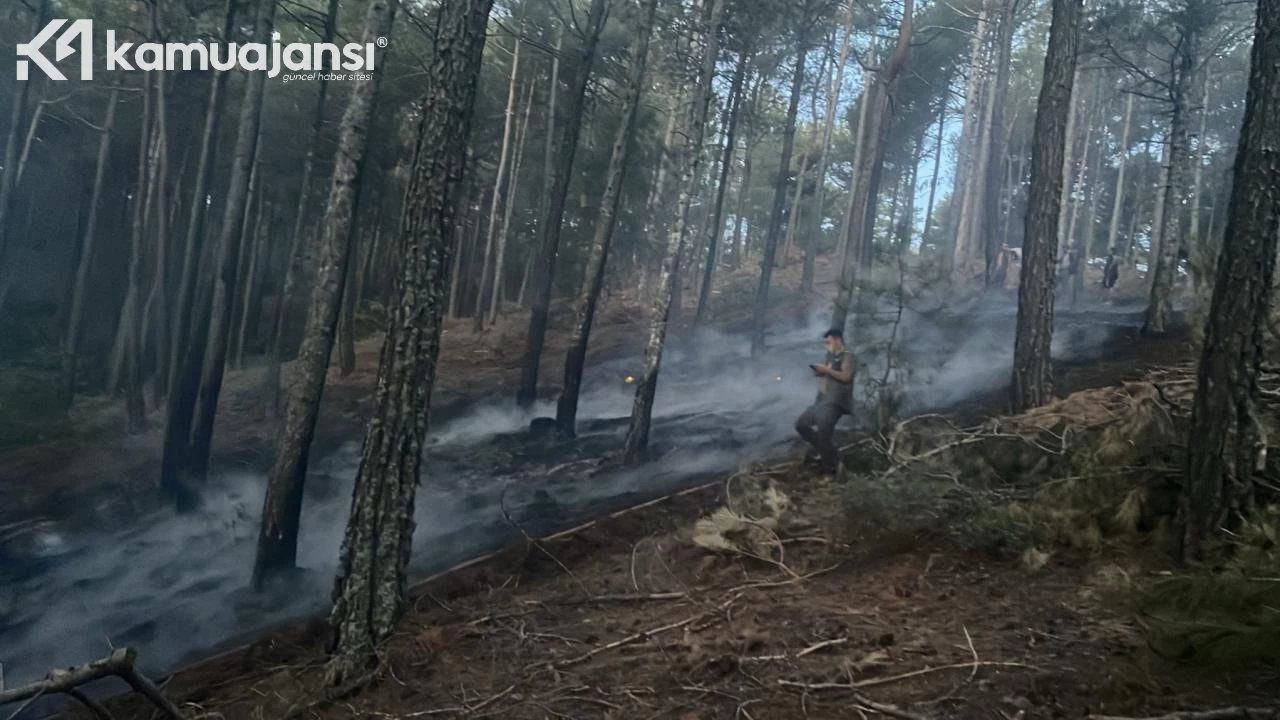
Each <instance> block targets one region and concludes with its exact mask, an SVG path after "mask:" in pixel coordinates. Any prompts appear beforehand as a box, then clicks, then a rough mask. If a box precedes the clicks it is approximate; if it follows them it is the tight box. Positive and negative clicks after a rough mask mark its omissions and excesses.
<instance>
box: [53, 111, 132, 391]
mask: <svg viewBox="0 0 1280 720" xmlns="http://www.w3.org/2000/svg"><path fill="white" fill-rule="evenodd" d="M119 101H120V88H119V87H113V88H111V96H110V97H109V98H108V99H107V115H106V118H105V119H103V121H102V128H101V130H99V136H98V162H97V165H96V167H95V169H94V172H93V194H92V195H91V196H90V198H89V217H88V219H86V220H85V225H84V238H83V239H82V240H81V241H80V253H79V259H78V260H77V261H76V275H75V283H74V285H73V286H72V290H71V309H70V310H69V311H68V313H67V331H66V335H65V336H63V339H62V389H63V398H64V401H63V402H64V406H65V407H68V408H69V407H71V401H72V400H73V399H74V398H75V391H76V352H77V351H78V350H79V346H80V325H81V323H82V322H83V321H84V295H85V289H86V286H87V285H88V282H89V268H90V267H92V265H93V250H94V245H95V243H96V241H97V237H98V232H97V231H98V210H99V208H100V207H101V205H102V187H103V181H104V179H105V178H106V173H107V162H108V161H109V160H110V159H111V133H112V132H113V131H114V129H115V124H116V106H117V105H118V104H119Z"/></svg>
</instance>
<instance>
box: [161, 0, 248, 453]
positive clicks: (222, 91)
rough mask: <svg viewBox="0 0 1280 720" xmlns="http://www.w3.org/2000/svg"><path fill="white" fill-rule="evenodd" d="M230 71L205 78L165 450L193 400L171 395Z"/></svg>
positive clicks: (231, 15)
mask: <svg viewBox="0 0 1280 720" xmlns="http://www.w3.org/2000/svg"><path fill="white" fill-rule="evenodd" d="M235 18H236V0H227V5H226V9H225V10H224V12H223V20H222V40H223V42H226V41H228V39H229V38H230V37H231V29H232V26H233V25H234V24H235ZM230 77H231V75H230V74H229V73H227V72H221V71H217V70H215V71H214V75H213V79H212V80H210V81H209V103H208V105H207V106H206V108H205V121H204V131H203V132H202V134H201V136H200V160H199V163H198V164H197V166H196V177H195V184H194V187H193V188H192V191H191V210H190V212H189V213H188V214H187V232H186V238H185V240H184V241H183V245H182V248H183V249H182V270H181V273H180V275H179V277H178V294H177V305H176V307H175V308H174V312H173V322H172V326H171V328H170V332H169V348H168V352H169V361H168V364H167V366H168V374H167V377H166V378H164V393H165V394H166V395H167V396H168V398H169V401H168V404H167V406H166V410H165V415H166V417H167V418H168V419H167V421H166V431H165V432H166V435H165V448H166V450H165V452H166V454H168V453H169V452H170V450H169V448H170V447H175V448H176V447H177V442H178V441H176V440H174V441H172V442H171V440H170V438H169V435H168V430H169V426H168V424H167V423H170V422H172V419H173V418H174V417H189V416H190V415H191V410H189V409H183V408H184V407H185V406H186V405H193V406H194V403H195V396H194V388H191V392H192V394H191V396H190V397H175V395H176V394H178V390H179V388H178V383H179V377H180V372H181V370H182V367H183V358H184V357H185V356H186V351H187V347H188V345H189V344H190V342H191V338H192V317H191V310H192V307H193V306H194V303H195V297H196V286H197V284H198V283H199V278H200V277H201V276H202V275H203V273H201V268H200V265H201V260H202V259H203V257H204V245H205V242H204V238H205V221H206V220H207V218H208V213H209V206H208V199H209V197H210V189H211V187H212V185H213V173H214V169H215V167H216V166H217V163H216V162H215V161H214V154H215V153H216V146H217V142H218V137H219V130H220V127H221V125H222V106H223V104H224V103H225V102H226V87H227V80H228V79H229V78H230ZM158 382H160V380H159V379H157V383H158ZM172 429H173V430H174V432H175V433H179V432H181V433H185V432H187V431H188V430H189V428H185V429H184V428H181V427H176V426H175V427H173V428H172ZM183 437H184V439H183V440H182V441H181V442H184V443H185V442H186V440H185V434H184V436H183Z"/></svg>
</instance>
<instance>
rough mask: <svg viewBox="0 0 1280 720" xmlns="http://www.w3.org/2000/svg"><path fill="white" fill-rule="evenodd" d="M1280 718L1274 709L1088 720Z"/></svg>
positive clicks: (1195, 712) (1244, 719) (1279, 714)
mask: <svg viewBox="0 0 1280 720" xmlns="http://www.w3.org/2000/svg"><path fill="white" fill-rule="evenodd" d="M1277 717H1280V710H1276V709H1275V708H1271V709H1267V708H1245V707H1233V708H1221V709H1219V710H1183V711H1180V712H1171V713H1169V714H1167V715H1157V716H1155V717H1148V718H1131V717H1123V716H1120V715H1090V716H1089V718H1090V720H1273V719H1274V718H1277Z"/></svg>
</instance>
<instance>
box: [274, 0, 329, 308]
mask: <svg viewBox="0 0 1280 720" xmlns="http://www.w3.org/2000/svg"><path fill="white" fill-rule="evenodd" d="M339 1H340V0H328V3H329V4H328V6H327V8H326V12H325V15H324V25H323V26H322V30H321V31H320V35H321V37H320V42H322V43H331V42H333V38H334V36H335V35H336V34H337V28H338V7H339ZM328 99H329V83H328V81H326V80H324V79H321V80H320V88H319V91H318V92H317V94H316V104H315V107H314V109H313V110H312V112H311V135H310V137H309V138H308V139H307V140H308V141H307V154H306V155H305V156H304V157H303V159H302V177H301V178H299V180H298V204H297V206H296V207H295V208H294V211H293V227H292V229H291V230H290V232H289V242H290V243H291V244H297V246H298V247H305V246H306V245H309V244H310V243H304V242H302V241H301V240H300V239H299V238H300V236H301V234H302V233H303V224H304V220H305V218H306V217H307V210H308V209H309V208H310V206H311V184H312V182H313V180H314V177H313V176H314V175H315V169H316V155H317V151H318V150H319V146H320V138H321V137H323V135H324V115H325V107H326V104H327V103H328ZM285 284H286V285H288V282H286V283H285ZM285 299H286V298H281V300H282V301H284V300H285Z"/></svg>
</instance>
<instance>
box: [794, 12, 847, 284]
mask: <svg viewBox="0 0 1280 720" xmlns="http://www.w3.org/2000/svg"><path fill="white" fill-rule="evenodd" d="M852 42H853V11H852V9H850V10H848V11H846V12H845V23H844V40H843V41H841V43H840V54H839V57H838V59H837V60H836V74H835V80H834V82H833V84H832V86H831V89H830V91H829V92H828V93H827V116H826V119H825V121H824V123H823V128H822V153H821V154H820V155H819V157H818V187H817V189H816V190H815V191H814V193H813V208H814V210H813V220H812V221H811V222H812V224H811V225H810V227H809V244H810V246H811V247H813V251H812V252H807V253H805V256H804V269H803V270H801V272H800V292H802V293H806V294H807V293H811V292H813V279H814V275H815V274H816V269H817V257H818V249H817V243H818V240H819V239H820V238H821V237H822V221H823V220H824V219H826V218H825V215H826V214H825V212H824V211H825V210H826V202H827V161H828V159H829V158H830V153H831V138H832V135H833V134H834V132H835V123H836V115H838V114H839V108H840V96H841V94H842V93H843V92H844V68H845V64H846V63H847V62H848V60H849V47H850V45H851V44H852Z"/></svg>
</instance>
